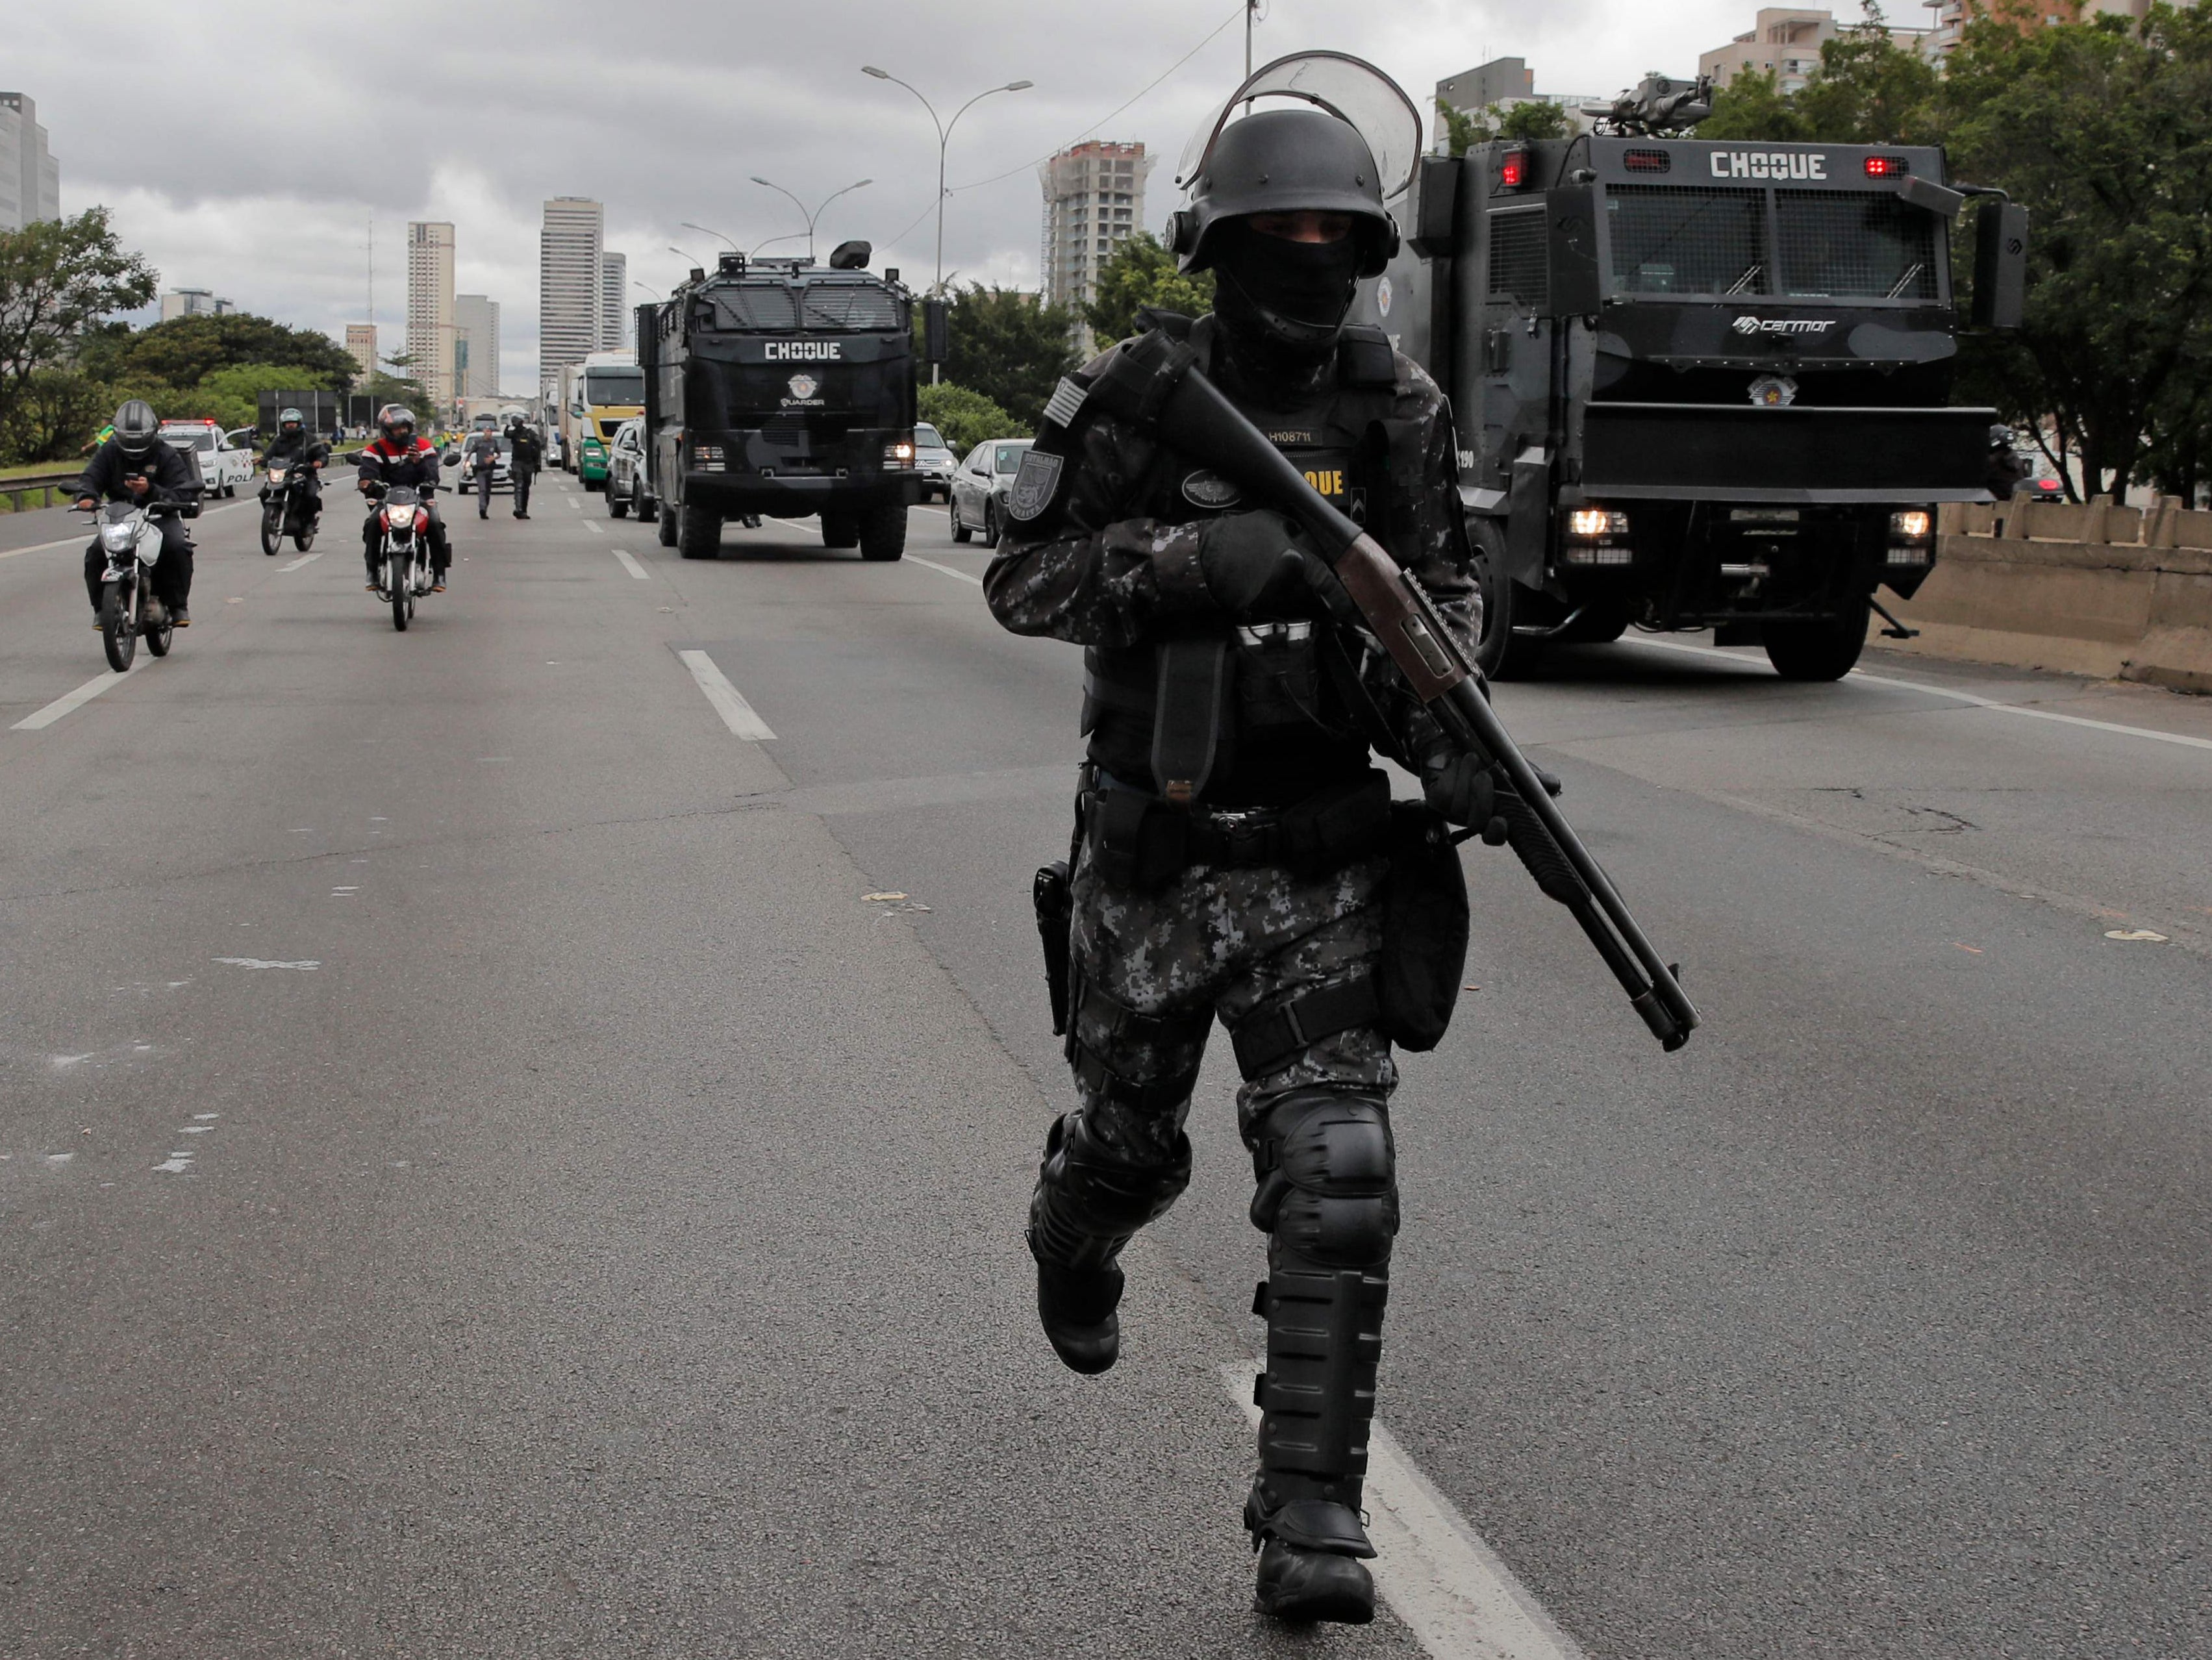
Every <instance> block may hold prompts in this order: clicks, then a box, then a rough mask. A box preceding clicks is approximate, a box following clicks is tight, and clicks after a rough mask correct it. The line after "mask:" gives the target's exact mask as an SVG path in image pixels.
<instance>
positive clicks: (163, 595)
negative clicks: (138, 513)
mask: <svg viewBox="0 0 2212 1660" xmlns="http://www.w3.org/2000/svg"><path fill="white" fill-rule="evenodd" d="M76 493H77V503H76V504H77V506H78V507H80V508H85V509H86V510H88V511H89V510H91V509H92V508H96V507H97V506H98V505H99V504H100V502H176V503H178V504H179V505H182V504H185V503H189V502H196V501H197V500H198V499H199V494H200V482H199V477H198V475H197V470H196V469H195V468H194V466H193V465H192V463H191V462H190V461H188V460H186V459H185V455H184V452H183V451H181V450H179V449H177V448H175V447H173V446H171V445H168V444H165V443H163V442H162V441H161V418H160V417H158V416H156V415H155V413H154V408H153V405H152V404H149V403H147V402H146V401H145V400H144V399H143V398H132V399H131V400H130V401H129V402H128V403H126V404H124V405H123V407H122V408H120V409H118V410H116V411H115V425H114V428H113V431H112V435H111V436H110V437H109V438H108V439H107V441H106V442H105V443H103V444H101V445H100V448H99V449H98V450H97V451H95V452H94V454H93V458H92V459H91V460H90V461H89V462H88V463H87V464H86V465H85V469H84V471H83V473H82V475H81V476H80V477H78V479H77V491H76ZM155 523H156V524H158V525H159V526H161V558H160V559H159V560H157V561H156V562H155V566H154V593H155V597H156V598H157V599H160V600H161V603H162V605H166V606H167V608H168V611H169V616H170V617H171V618H172V619H173V621H174V622H175V623H176V625H177V626H178V627H179V628H180V629H188V628H190V627H191V625H192V619H191V612H190V611H187V610H186V609H185V601H186V600H187V599H190V598H191V592H192V541H191V537H189V536H187V535H186V534H185V526H184V522H183V520H180V519H179V518H177V517H176V515H174V514H166V515H164V516H163V517H161V518H160V519H157V520H155ZM106 569H107V555H106V553H105V552H104V551H102V550H101V548H100V538H98V537H96V536H95V537H94V538H93V541H92V545H91V546H90V547H88V548H87V549H86V550H84V589H85V592H86V593H88V594H89V595H90V596H91V598H92V625H93V626H94V628H98V627H99V626H100V577H101V576H102V575H104V574H105V573H106Z"/></svg>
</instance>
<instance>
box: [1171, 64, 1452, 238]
mask: <svg viewBox="0 0 2212 1660" xmlns="http://www.w3.org/2000/svg"><path fill="white" fill-rule="evenodd" d="M1261 100H1267V101H1266V102H1265V103H1264V104H1263V103H1261ZM1285 101H1289V102H1291V103H1304V104H1308V105H1310V106H1314V107H1315V108H1317V109H1322V110H1326V111H1327V112H1328V113H1329V114H1331V115H1334V116H1335V117H1336V118H1337V119H1339V120H1340V121H1343V122H1344V123H1346V125H1349V126H1350V127H1351V128H1352V130H1353V131H1355V132H1357V133H1358V135H1359V136H1360V137H1362V138H1363V139H1364V140H1365V141H1366V143H1367V149H1368V151H1369V153H1370V155H1373V156H1374V158H1375V167H1376V174H1377V176H1378V177H1379V178H1380V179H1381V180H1382V183H1383V200H1384V201H1385V202H1389V201H1392V200H1395V198H1398V197H1400V196H1402V195H1404V194H1405V192H1406V187H1407V185H1410V184H1412V183H1413V163H1414V162H1415V161H1417V160H1418V159H1419V156H1420V154H1421V118H1420V114H1419V112H1418V111H1416V110H1415V109H1414V107H1413V100H1412V99H1410V98H1408V97H1407V96H1406V94H1405V91H1404V89H1403V88H1401V87H1400V86H1399V85H1398V83H1397V82H1395V81H1393V80H1392V79H1391V78H1390V77H1389V76H1387V75H1385V74H1383V71H1382V70H1378V69H1376V67H1375V65H1374V64H1370V63H1367V62H1366V61H1364V59H1362V58H1354V57H1352V56H1351V55H1349V54H1348V53H1346V52H1296V53H1293V54H1292V55H1291V56H1290V57H1288V58H1277V59H1276V60H1275V61H1274V62H1273V63H1272V64H1266V65H1264V66H1262V67H1261V68H1259V69H1256V70H1253V71H1252V73H1251V74H1250V75H1249V76H1247V77H1246V79H1245V81H1244V83H1243V85H1242V86H1240V87H1238V88H1237V90H1236V91H1235V92H1232V93H1231V94H1229V96H1228V97H1227V98H1226V99H1225V100H1223V101H1222V102H1221V103H1219V104H1218V105H1216V106H1214V107H1213V109H1212V111H1210V112H1208V113H1207V115H1206V119H1205V120H1204V121H1202V122H1200V124H1199V127H1198V130H1197V131H1195V132H1194V133H1192V134H1191V136H1190V143H1188V144H1186V145H1184V146H1183V151H1182V160H1181V161H1178V162H1177V163H1176V184H1178V185H1182V187H1183V189H1184V190H1186V191H1188V190H1189V189H1190V187H1191V185H1192V182H1193V181H1194V179H1197V177H1198V176H1199V174H1200V173H1201V172H1203V171H1204V170H1205V167H1206V157H1207V156H1208V155H1211V154H1212V149H1213V143H1214V140H1216V139H1217V138H1218V137H1220V136H1221V133H1222V131H1223V129H1224V128H1225V127H1227V126H1228V125H1230V123H1231V122H1232V121H1235V120H1238V119H1242V118H1243V116H1245V115H1246V114H1249V113H1250V112H1251V111H1250V110H1248V109H1247V107H1246V106H1248V105H1249V106H1253V108H1267V109H1279V108H1281V107H1282V106H1283V105H1284V103H1285Z"/></svg>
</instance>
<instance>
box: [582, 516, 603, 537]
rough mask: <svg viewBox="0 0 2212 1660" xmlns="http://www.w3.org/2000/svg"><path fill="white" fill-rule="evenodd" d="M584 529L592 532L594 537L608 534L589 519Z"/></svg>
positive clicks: (585, 522)
mask: <svg viewBox="0 0 2212 1660" xmlns="http://www.w3.org/2000/svg"><path fill="white" fill-rule="evenodd" d="M584 528H585V529H586V530H587V531H589V532H591V533H592V535H594V536H605V534H606V532H605V531H603V530H601V529H600V528H599V526H597V525H595V524H593V523H592V521H591V520H588V519H586V520H585V521H584Z"/></svg>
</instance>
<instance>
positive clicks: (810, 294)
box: [799, 283, 902, 330]
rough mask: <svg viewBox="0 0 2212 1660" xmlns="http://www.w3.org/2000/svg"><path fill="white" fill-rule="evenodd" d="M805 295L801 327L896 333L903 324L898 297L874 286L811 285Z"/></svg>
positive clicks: (869, 284)
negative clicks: (892, 331) (889, 331)
mask: <svg viewBox="0 0 2212 1660" xmlns="http://www.w3.org/2000/svg"><path fill="white" fill-rule="evenodd" d="M801 311H802V313H803V314H802V316H801V318H800V319H799V326H800V327H802V328H809V329H855V330H858V329H870V330H895V329H896V328H898V327H899V326H900V325H901V321H902V319H901V318H900V316H899V302H898V300H897V297H896V295H892V294H891V293H890V292H889V291H888V290H886V289H879V288H877V287H875V286H874V285H873V284H872V283H808V284H807V285H806V289H805V302H804V304H803V305H802V307H801Z"/></svg>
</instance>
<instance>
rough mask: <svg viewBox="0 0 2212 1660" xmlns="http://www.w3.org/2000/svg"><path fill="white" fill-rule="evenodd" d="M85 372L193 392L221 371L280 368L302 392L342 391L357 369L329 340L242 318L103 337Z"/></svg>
mask: <svg viewBox="0 0 2212 1660" xmlns="http://www.w3.org/2000/svg"><path fill="white" fill-rule="evenodd" d="M87 344H88V350H90V352H91V354H92V356H91V357H90V359H89V360H88V363H87V368H88V369H89V370H91V371H92V372H94V373H96V374H104V375H106V377H107V378H109V379H112V380H129V379H142V380H163V381H167V383H168V384H169V385H171V386H198V385H200V384H201V383H202V382H203V381H204V380H206V379H207V378H208V377H209V376H210V375H211V374H216V372H217V371H219V370H222V369H229V368H239V367H240V366H242V365H246V364H252V363H264V364H265V363H278V364H283V365H285V366H287V367H288V368H290V369H291V370H292V372H293V374H294V377H295V378H294V379H293V380H292V382H291V384H292V385H293V386H296V387H299V388H301V390H303V391H305V390H311V389H312V390H315V391H329V392H343V391H344V390H345V389H346V388H347V387H349V386H351V385H352V384H353V381H354V378H355V376H356V374H359V372H360V365H359V364H358V363H356V362H355V361H354V357H353V354H352V353H351V352H349V351H348V350H345V348H344V347H343V346H341V345H339V344H337V342H336V341H335V340H333V339H331V337H330V336H328V335H327V334H324V333H321V332H319V331H317V330H314V329H295V328H291V327H289V326H287V325H284V324H283V323H278V322H276V321H274V320H272V319H269V318H266V317H256V316H254V315H252V313H247V312H232V313H228V314H226V315H224V316H222V317H208V316H198V317H173V318H171V319H169V320H168V321H167V322H165V323H156V324H155V325H153V326H152V327H151V328H148V329H142V330H140V331H137V333H135V334H128V333H127V334H124V335H121V336H119V337H118V336H117V335H114V334H112V333H103V334H102V335H100V336H99V337H96V338H95V339H94V340H89V341H88V343H87Z"/></svg>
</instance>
